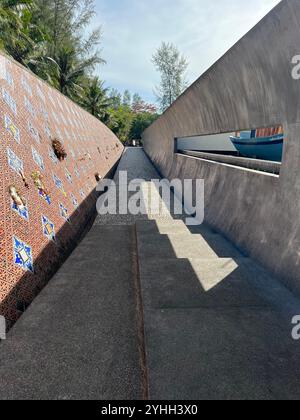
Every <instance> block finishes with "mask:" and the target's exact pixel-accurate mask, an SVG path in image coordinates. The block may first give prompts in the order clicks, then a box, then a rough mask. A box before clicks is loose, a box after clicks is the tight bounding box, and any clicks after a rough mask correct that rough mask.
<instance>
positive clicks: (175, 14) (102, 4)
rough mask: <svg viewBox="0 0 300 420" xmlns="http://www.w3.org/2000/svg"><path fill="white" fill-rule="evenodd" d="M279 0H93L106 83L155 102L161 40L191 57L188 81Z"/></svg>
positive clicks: (100, 67) (220, 54)
mask: <svg viewBox="0 0 300 420" xmlns="http://www.w3.org/2000/svg"><path fill="white" fill-rule="evenodd" d="M279 2H280V0H213V1H212V0H95V3H96V10H97V14H96V16H95V18H94V19H93V22H92V24H91V29H92V28H93V27H96V26H99V25H101V26H102V32H103V38H102V46H101V48H102V56H103V58H104V59H105V60H106V62H107V64H106V65H104V66H99V67H98V68H97V73H98V74H99V76H100V77H101V79H102V80H104V81H105V83H106V86H108V87H111V88H116V89H118V90H119V91H121V92H123V91H124V90H125V89H128V90H130V91H131V92H132V93H135V92H137V93H139V94H140V95H141V96H142V97H143V98H144V99H145V100H146V101H149V102H155V95H154V93H153V90H154V87H155V86H156V85H158V84H159V79H160V77H159V74H158V73H157V72H156V70H155V68H154V66H153V64H152V62H151V58H152V55H153V53H154V52H155V51H156V50H157V48H158V47H159V46H160V44H161V42H162V41H165V42H172V43H174V44H175V45H176V46H177V47H178V48H179V50H180V52H181V53H182V54H183V55H184V56H185V57H186V58H187V60H188V62H189V67H188V71H187V80H188V82H189V84H191V83H192V82H194V81H195V80H196V79H197V78H198V77H200V76H201V74H203V73H204V72H205V71H206V70H207V69H208V68H209V67H210V66H211V65H212V64H213V63H214V62H215V61H217V60H218V59H219V58H220V57H221V56H222V55H223V54H224V53H225V52H226V51H227V50H228V49H229V48H230V47H232V46H233V45H234V44H235V43H236V42H237V41H238V40H239V39H240V38H241V37H242V36H243V35H245V34H246V33H247V32H248V31H249V30H250V29H251V28H252V27H253V26H254V25H255V24H256V23H257V22H259V20H261V19H262V18H263V17H264V16H265V15H266V14H267V13H268V12H269V11H270V10H271V9H272V8H273V7H275V6H276V5H277V4H278V3H279Z"/></svg>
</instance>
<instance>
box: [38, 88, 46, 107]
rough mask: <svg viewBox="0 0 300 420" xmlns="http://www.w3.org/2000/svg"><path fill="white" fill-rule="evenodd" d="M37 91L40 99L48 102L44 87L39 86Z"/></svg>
mask: <svg viewBox="0 0 300 420" xmlns="http://www.w3.org/2000/svg"><path fill="white" fill-rule="evenodd" d="M36 92H37V94H38V96H39V97H40V99H41V100H42V101H43V102H44V103H45V102H46V98H45V95H44V93H43V91H42V89H41V88H40V87H39V86H37V88H36Z"/></svg>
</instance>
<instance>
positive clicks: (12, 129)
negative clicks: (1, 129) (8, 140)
mask: <svg viewBox="0 0 300 420" xmlns="http://www.w3.org/2000/svg"><path fill="white" fill-rule="evenodd" d="M4 124H5V128H6V130H7V131H8V132H9V133H10V134H11V135H12V136H13V138H14V139H15V140H16V142H17V143H19V144H20V143H21V137H20V130H19V129H18V127H17V126H16V125H15V124H14V123H13V122H12V120H11V119H10V117H9V116H8V115H5V117H4Z"/></svg>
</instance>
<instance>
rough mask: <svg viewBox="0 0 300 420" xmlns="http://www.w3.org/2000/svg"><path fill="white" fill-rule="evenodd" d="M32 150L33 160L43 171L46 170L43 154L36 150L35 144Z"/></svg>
mask: <svg viewBox="0 0 300 420" xmlns="http://www.w3.org/2000/svg"><path fill="white" fill-rule="evenodd" d="M31 150H32V157H33V160H34V161H35V163H36V164H37V165H38V166H39V168H40V169H41V170H42V171H44V170H45V165H44V161H43V158H42V156H41V155H39V154H38V152H37V151H36V150H35V148H34V147H33V146H31Z"/></svg>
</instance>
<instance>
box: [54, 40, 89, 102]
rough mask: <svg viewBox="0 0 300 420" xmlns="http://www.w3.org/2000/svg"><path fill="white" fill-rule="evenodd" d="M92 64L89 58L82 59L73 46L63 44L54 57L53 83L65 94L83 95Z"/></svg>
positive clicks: (73, 96) (70, 95)
mask: <svg viewBox="0 0 300 420" xmlns="http://www.w3.org/2000/svg"><path fill="white" fill-rule="evenodd" d="M91 66H92V63H90V61H89V60H86V61H80V60H79V59H78V57H77V53H76V50H75V49H74V48H73V47H72V46H67V45H62V46H60V48H58V49H57V52H56V54H55V55H54V57H53V59H52V67H53V70H52V72H51V81H52V84H53V85H54V86H55V87H56V88H57V89H58V90H59V91H60V92H61V93H63V94H64V95H66V96H69V97H70V98H76V97H79V96H80V95H82V92H83V88H82V82H83V79H84V75H85V72H86V71H88V70H89V69H90V68H91Z"/></svg>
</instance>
